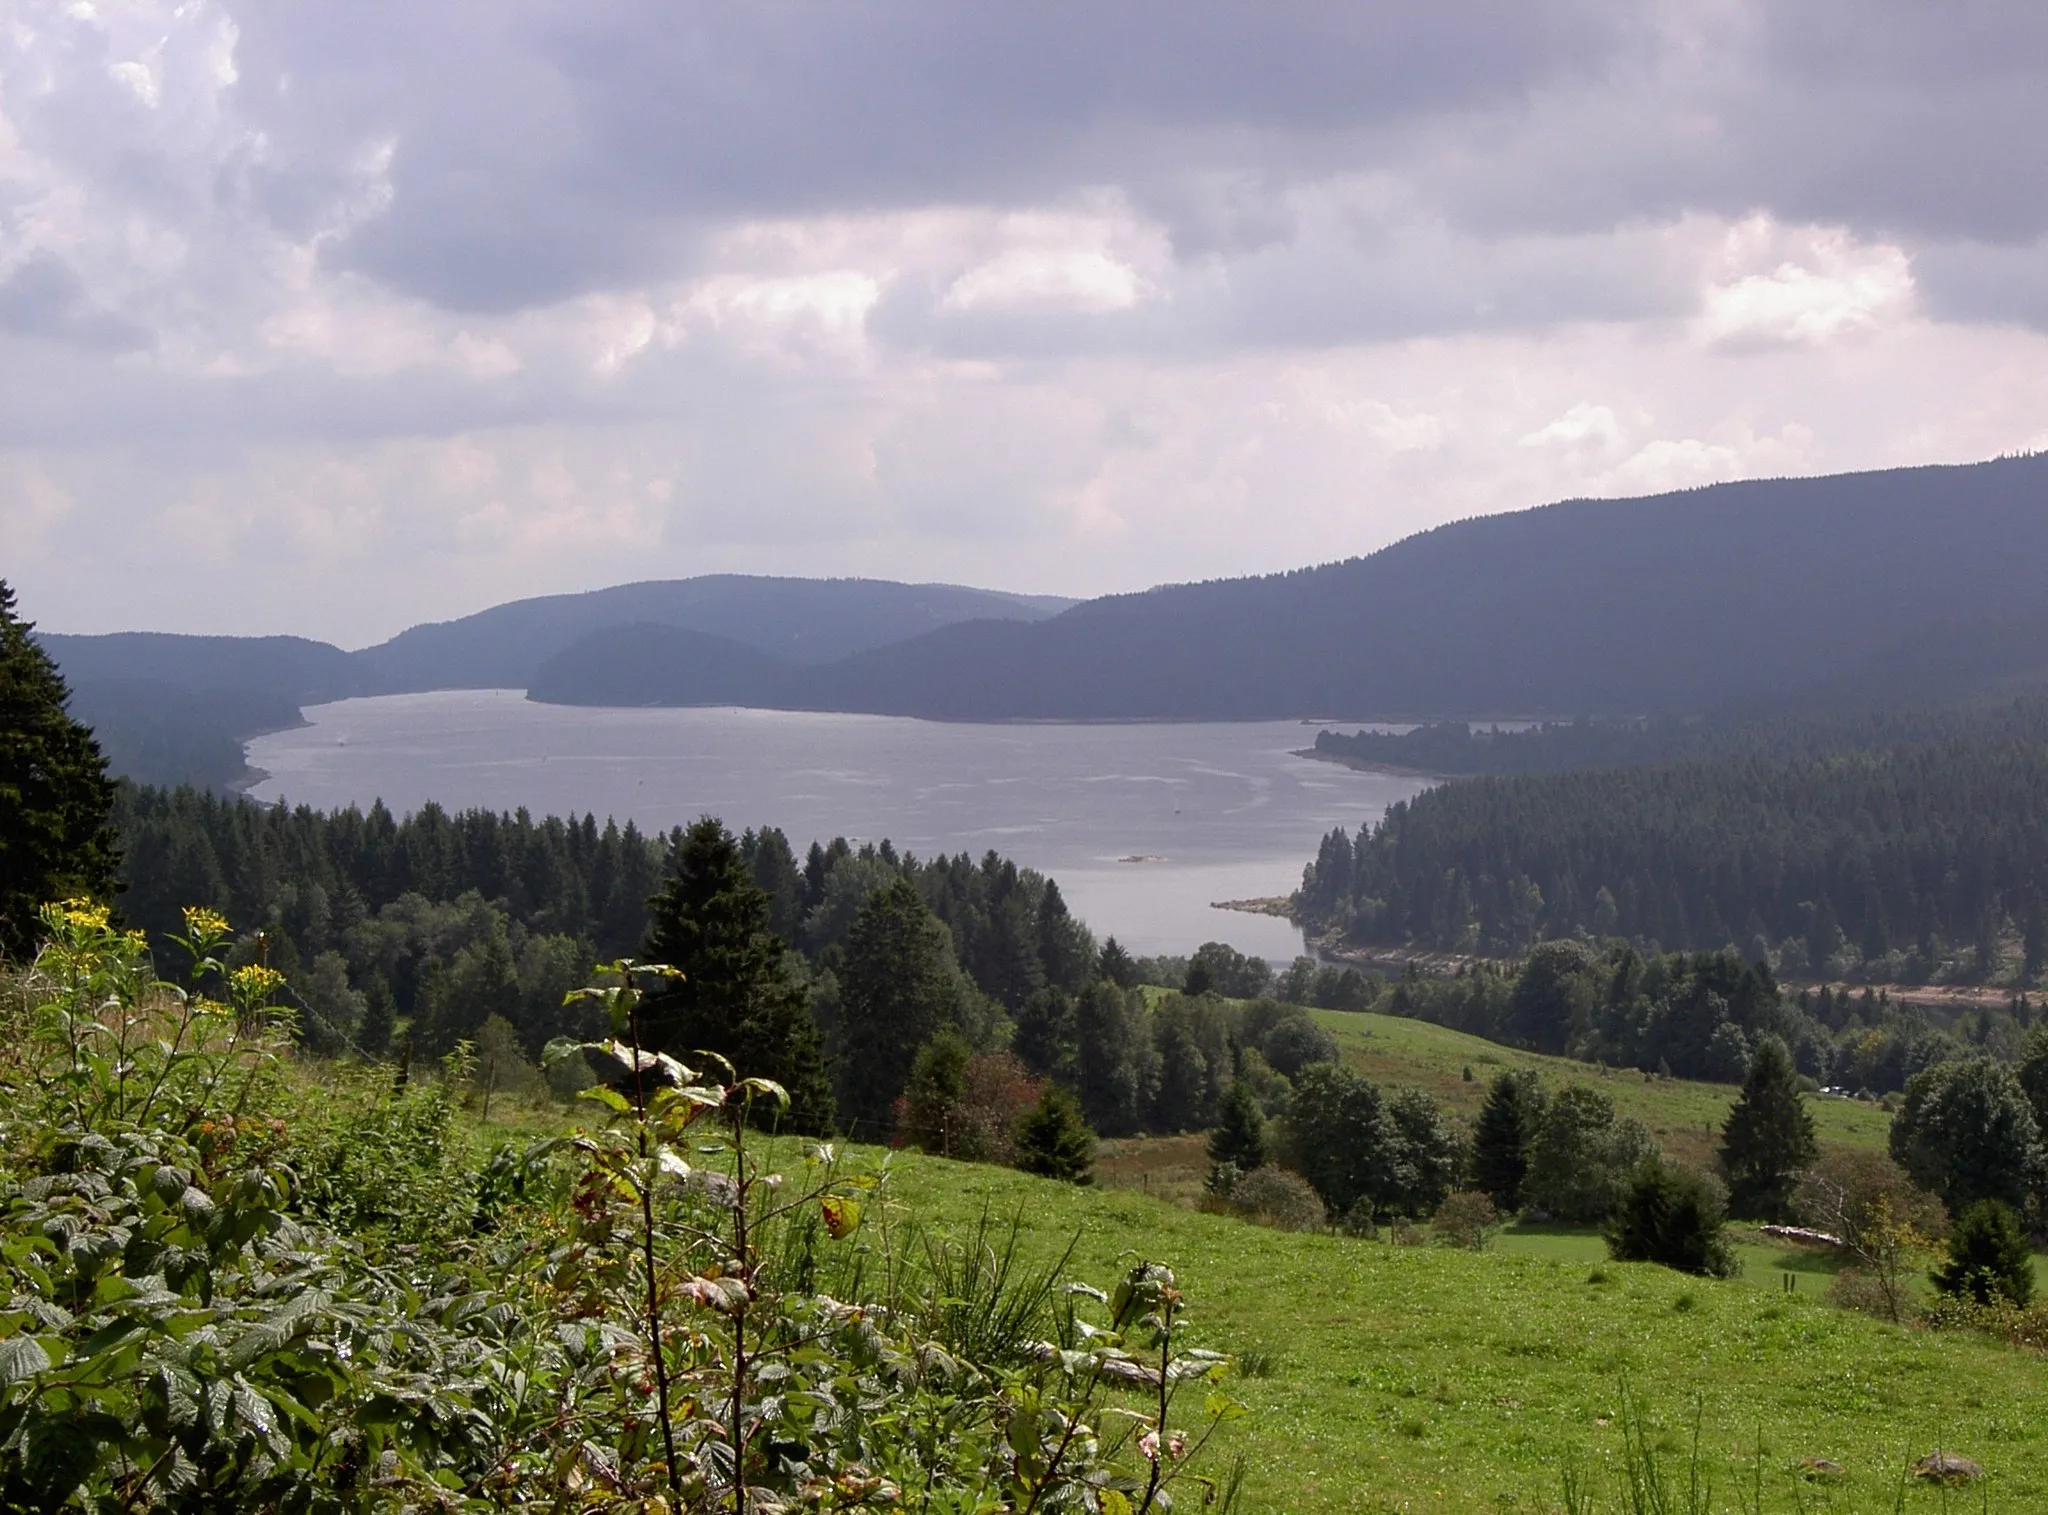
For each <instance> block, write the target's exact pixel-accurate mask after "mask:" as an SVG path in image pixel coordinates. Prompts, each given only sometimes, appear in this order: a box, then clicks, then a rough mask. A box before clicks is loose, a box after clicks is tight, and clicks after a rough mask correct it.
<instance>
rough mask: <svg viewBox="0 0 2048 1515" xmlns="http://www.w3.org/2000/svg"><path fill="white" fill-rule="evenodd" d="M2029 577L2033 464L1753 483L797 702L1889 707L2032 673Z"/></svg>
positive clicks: (1108, 614)
mask: <svg viewBox="0 0 2048 1515" xmlns="http://www.w3.org/2000/svg"><path fill="white" fill-rule="evenodd" d="M2043 563H2048V456H2031V457H2023V458H2009V459H2001V460H1999V461H1995V462H1989V463H1978V464H1972V465H1969V466H1964V467H1942V468H1915V469H1900V470H1893V471H1890V472H1882V473H1862V474H1843V475H1838V476H1834V477H1830V478H1817V479H1773V480H1757V481H1752V482H1746V483H1737V484H1721V485H1715V486H1713V487H1711V488H1705V489H1697V490H1689V491H1684V492H1681V493H1677V494H1668V495H1659V496H1655V497H1652V498H1648V499H1638V500H1573V501H1567V502H1565V503H1562V504H1557V505H1549V506H1544V507H1542V508H1540V509H1536V510H1528V511H1523V512H1520V513H1517V514H1513V515H1501V516H1487V517H1482V518H1479V519H1474V520H1468V521H1461V522H1459V523H1457V524H1455V525H1450V526H1444V527H1440V528H1438V529H1437V530H1434V531H1429V532H1424V533H1422V534H1421V535H1419V536H1414V537H1410V538H1408V539H1407V540H1405V541H1402V542H1398V543H1396V544H1395V545H1393V546H1391V547H1388V548H1386V549H1384V550H1383V551H1381V552H1377V553H1374V554H1373V555H1372V556H1370V557H1365V558H1358V559H1353V560H1351V561H1348V562H1343V563H1335V564H1330V565H1327V566H1324V567H1320V568H1310V569H1303V570H1300V571H1298V572H1294V573H1287V574H1278V575H1273V576H1270V577H1265V578H1250V579H1228V580H1219V581H1216V582H1212V583H1206V584H1189V585H1179V586H1174V587H1170V588H1164V589H1157V590H1153V591H1151V592H1149V593H1145V594H1138V595H1121V596H1113V597H1110V598H1106V599H1100V600H1091V601H1088V602H1086V603H1085V604H1082V605H1080V606H1077V607H1076V608H1074V609H1073V610H1070V611H1068V612H1066V613H1065V614H1064V615H1061V616H1058V617H1055V618H1053V619H1052V620H1049V621H1044V622H1040V623H1038V624H1035V625H1016V624H1012V625H1000V624H991V623H987V622H970V623H967V624H964V625H961V626H956V627H951V628H948V629H946V630H944V631H941V632H936V633H932V634H929V635H926V636H923V637H919V638H916V639H914V640H912V641H908V642H903V643H900V644H897V645H895V646H891V647H887V648H881V649H878V650H875V651H872V652H867V653H862V654H859V655H857V656H855V657H853V658H851V659H849V660H847V661H846V662H845V663H843V664H841V665H839V666H838V667H835V668H832V669H829V670H820V671H818V673H817V674H815V675H814V676H813V677H812V679H811V681H810V697H811V701H812V702H813V703H815V704H818V705H821V706H825V707H827V708H836V709H845V710H868V711H882V712H892V713H900V714H910V715H924V716H939V717H950V718H956V719H957V718H998V717H1082V718H1107V717H1182V718H1215V719H1246V718H1256V717H1283V718H1284V717H1295V716H1309V715H1324V716H1343V715H1356V716H1359V717H1364V718H1369V717H1382V718H1395V717H1399V716H1403V715H1408V716H1424V715H1428V714H1432V713H1435V714H1445V715H1486V714H1490V715H1499V716H1509V715H1526V716H1541V715H1546V714H1549V715H1556V716H1565V717H1570V716H1575V715H1578V714H1582V713H1593V714H1603V713H1606V714H1631V715H1639V714H1643V713H1646V712H1653V711H1677V712H1689V711H1700V710H1707V709H1712V708H1716V707H1719V706H1723V705H1728V704H1731V703H1742V702H1748V703H1766V702H1769V701H1773V700H1784V699H1787V698H1790V697H1793V696H1798V695H1801V694H1803V693H1805V692H1808V691H1813V690H1818V689H1826V688H1830V687H1832V686H1834V685H1835V684H1837V683H1838V682H1840V681H1844V680H1848V681H1851V682H1852V683H1854V684H1855V685H1856V689H1855V693H1856V697H1857V698H1858V699H1859V700H1861V701H1864V702H1875V703H1877V704H1884V703H1907V702H1916V701H1918V700H1921V699H1924V698H1927V697H1928V696H1929V694H1930V692H1932V693H1935V694H1946V693H1947V692H1949V691H1950V690H1951V689H1957V688H1964V689H1968V690H1971V691H1974V690H1975V689H1977V688H1978V687H1979V686H1980V685H1981V684H1983V683H1986V682H1990V681H1992V680H1993V679H1995V680H1996V681H1998V682H1999V683H2000V684H2001V686H2002V687H2010V686H2013V685H2018V686H2025V685H2026V684H2027V683H2028V682H2029V681H2030V680H2031V678H2032V676H2033V675H2034V674H2037V673H2041V672H2048V646H2041V648H2040V651H2041V656H2040V657H2039V658H2037V659H2034V660H2033V662H2032V663H2031V665H2027V664H2025V663H2024V661H2023V663H2022V666H2019V667H2013V666H2011V663H2010V658H2009V657H2008V656H2007V651H2008V644H2009V638H2007V637H2006V636H2004V635H2002V634H2001V629H2002V628H2004V627H2005V626H2006V625H2007V624H2008V623H2010V622H2012V621H2013V620H2014V619H2015V618H2025V617H2028V616H2030V615H2036V614H2037V613H2039V612H2041V611H2042V610H2043V609H2044V608H2048V579H2044V578H2043V577H2042V575H2041V572H2040V568H2041V565H2042V564H2043ZM1974 607H1989V608H1988V609H1985V610H1982V611H1979V610H1977V609H1975V608H1974ZM1980 623H1981V624H1980ZM1935 630H1939V631H1940V633H1941V636H1942V640H1943V645H1944V646H1945V647H1947V648H1949V649H1951V651H1952V652H1953V654H1954V655H1955V657H1954V662H1953V663H1952V664H1950V665H1946V666H1943V665H1937V666H1935V667H1933V668H1931V669H1930V668H1915V669H1913V670H1912V675H1913V676H1912V679H1911V681H1910V690H1909V693H1910V701H1908V700H1894V699H1893V698H1892V694H1893V691H1892V690H1891V689H1890V688H1889V687H1888V685H1887V681H1886V670H1887V668H1888V667H1890V666H1892V665H1894V664H1896V665H1898V666H1901V667H1904V666H1905V665H1906V664H1907V663H1909V662H1910V661H1911V657H1912V653H1913V649H1914V648H1915V647H1916V646H1918V645H1919V644H1920V643H1921V641H1922V640H1923V639H1924V636H1925V635H1926V634H1927V633H1929V632H1931V631H1935ZM1973 649H1974V650H1973ZM1980 657H1983V658H1989V659H1990V660H1991V661H1992V664H1993V667H1992V668H1991V670H1990V672H1988V673H1987V672H1986V671H1985V670H1984V669H1983V668H1982V667H1980V663H1979V659H1980ZM1930 685H1932V686H1933V689H1932V691H1930V688H1929V686H1930Z"/></svg>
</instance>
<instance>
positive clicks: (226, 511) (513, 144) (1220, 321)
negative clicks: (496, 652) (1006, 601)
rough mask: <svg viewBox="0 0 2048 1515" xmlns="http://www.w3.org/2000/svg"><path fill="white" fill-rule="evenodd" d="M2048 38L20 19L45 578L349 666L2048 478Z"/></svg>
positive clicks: (16, 230) (1775, 28)
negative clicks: (520, 636) (724, 605)
mask: <svg viewBox="0 0 2048 1515" xmlns="http://www.w3.org/2000/svg"><path fill="white" fill-rule="evenodd" d="M2044 143H2048V5H2043V4H2041V3H2039V0H1990V3H1986V0H1943V3H1941V4H1938V5H1936V4H1930V3H1928V0H1683V3H1665V4H1659V3H1656V0H1612V3H1607V0H1428V3H1421V0H1418V3H1413V4H1391V3H1362V0H1353V3H1346V4H1338V3H1334V0H1333V3H1323V4H1290V3H1286V0H1258V3H1256V4H1248V3H1244V0H1228V3H1214V4H1206V3H1200V0H1158V3H1118V0H1086V3H1082V0H1033V3H1029V4H1009V3H1003V4H986V3H980V0H952V3H950V4H925V3H917V0H891V3H886V4H885V3H863V0H807V3H804V4H780V3H774V0H747V3H745V4H731V3H724V0H721V3H717V4H710V3H703V4H699V3H694V0H646V3H639V4H635V3H628V0H562V3H556V4H543V3H528V0H431V3H421V0H401V3H389V4H386V3H378V0H333V3H322V0H293V3H290V4H278V3H274V0H273V3H270V4H255V3H243V0H225V3H222V0H185V3H182V4H175V5H174V4H158V3H150V0H136V3H111V0H71V3H66V0H5V3H4V4H0V574H4V575H5V576H6V577H7V578H9V579H11V580H12V581H13V582H14V584H15V586H16V588H17V590H18V592H19V593H20V596H21V599H22V605H23V609H24V611H25V612H26V613H27V614H29V615H30V616H32V617H34V618H35V619H37V620H39V621H40V622H41V623H42V624H43V625H44V626H45V627H46V628H48V629H50V630H61V631H108V630H122V629H144V628H146V629H162V630H179V631H236V632H268V631H292V632H299V633H302V634H306V635H312V636H319V637H325V638H328V639H331V640H335V641H339V642H341V643H343V644H344V645H350V646H354V645H361V644H364V643H367V642H372V641H376V640H380V639H382V638H383V637H385V636H388V635H390V634H391V633H393V632H395V631H397V630H399V629H400V628H402V627H404V626H406V625H409V624H412V623H414V622H417V621H421V620H436V619H444V618H446V617H449V616H452V615H458V614H462V613H465V612H467V611H470V610H475V609H478V608H481V607H482V606H485V605H488V604H493V603H496V602H498V601H501V600H506V599H512V598H516V597H519V596H522V595H528V594H536V593H545V592H552V591H558V590H571V589H584V588H592V587H596V586H599V585H602V584H608V583H615V582H619V581H622V580H628V579H639V578H657V577H675V576H683V575H688V574H695V573H704V572H712V571H741V572H754V573H790V574H807V575H824V574H861V575H868V576H875V577H888V578H901V579H945V580H953V581H957V582H964V583H973V584H984V585H991V586H995V587H1000V588H1010V589H1020V590H1034V591H1044V592H1054V593H1066V594H1076V595H1085V594H1096V593H1101V592H1104V591H1109V590H1118V589H1131V588H1139V587H1143V586H1145V585H1148V584H1152V583H1157V582H1162V581H1167V580H1179V579H1188V578H1206V577H1213V576H1217V575H1224V574H1237V573H1245V572H1252V571H1260V570H1268V569H1277V568H1287V567H1294V566H1298V565H1301V564H1304V563H1309V562H1316V561H1323V560H1327V559H1331V558H1339V557H1347V556H1351V555H1353V554H1356V553H1360V552H1365V551H1370V550H1372V549H1374V548H1376V547H1379V546H1382V545H1384V544H1385V543H1387V542H1389V541H1392V540H1394V539H1396V538H1398V537H1400V536H1403V535H1406V534H1407V533H1409V532H1411V531H1414V530H1417V529H1419V528H1422V527H1426V526H1429V525H1433V524H1436V523H1438V522H1441V521H1445V520H1450V519H1454V518H1457V517H1461V516H1469V515H1474V514H1480V513H1484V512H1491V511H1498V510H1506V509H1514V508H1518V507H1522V506H1527V505H1534V504H1540V503H1543V502H1545V501H1548V500H1552V499H1557V498H1562V497H1566V496H1570V495H1575V494H1589V493H1591V494H1610V495H1612V494H1634V493H1647V492H1651V491H1656V490H1661V489H1667V488H1673V487H1678V486H1684V485H1691V484H1699V483H1705V482H1709V481H1713V480H1719V479H1731V478H1740V477H1745V476H1754V475H1760V474H1785V473H1816V472H1830V471H1836V470H1842V469H1855V468H1873V467H1883V466H1888V465H1892V464H1899V463H1917V462H1933V461H1964V460H1969V459H1975V458H1981V457H1986V456H1991V455H1994V454H1997V453H2000V452H2007V451H2014V450H2021V449H2035V448H2041V447H2044V446H2048V150H2044V146H2043V144H2044Z"/></svg>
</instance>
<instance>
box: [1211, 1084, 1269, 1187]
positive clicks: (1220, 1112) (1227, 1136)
mask: <svg viewBox="0 0 2048 1515" xmlns="http://www.w3.org/2000/svg"><path fill="white" fill-rule="evenodd" d="M1266 1146H1267V1143H1266V1113H1265V1111H1263V1110H1261V1109H1260V1108H1259V1101H1258V1097H1257V1096H1256V1095H1254V1094H1253V1093H1252V1089H1251V1085H1250V1084H1247V1083H1246V1082H1245V1081H1244V1080H1243V1079H1241V1078H1240V1079H1233V1080H1232V1081H1231V1084H1230V1087H1229V1088H1228V1089H1226V1090H1224V1091H1223V1098H1222V1099H1221V1100H1220V1101H1218V1103H1217V1106H1216V1126H1215V1129H1214V1130H1212V1131H1211V1132H1210V1133H1209V1148H1208V1150H1209V1161H1210V1162H1211V1163H1213V1164H1215V1165H1216V1166H1217V1167H1221V1166H1222V1165H1223V1164H1225V1163H1229V1164H1230V1165H1231V1166H1232V1167H1234V1168H1236V1169H1237V1171H1238V1172H1240V1173H1249V1172H1251V1171H1252V1169H1254V1168H1262V1167H1264V1166H1265V1163H1266Z"/></svg>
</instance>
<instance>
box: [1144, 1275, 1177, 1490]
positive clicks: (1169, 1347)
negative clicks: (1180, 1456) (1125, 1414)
mask: <svg viewBox="0 0 2048 1515" xmlns="http://www.w3.org/2000/svg"><path fill="white" fill-rule="evenodd" d="M1159 1307H1160V1308H1159V1414H1158V1416H1157V1418H1155V1419H1154V1420H1153V1422H1152V1434H1153V1435H1154V1436H1156V1437H1157V1438H1158V1439H1159V1444H1158V1445H1157V1446H1155V1447H1154V1448H1153V1449H1152V1473H1151V1476H1150V1477H1149V1478H1148V1479H1147V1480H1146V1483H1145V1500H1144V1503H1142V1504H1140V1505H1139V1506H1138V1515H1146V1511H1148V1510H1150V1509H1151V1508H1152V1501H1153V1500H1155V1499H1157V1498H1158V1497H1159V1485H1160V1483H1161V1481H1162V1480H1161V1475H1162V1474H1163V1473H1164V1471H1165V1469H1166V1459H1167V1457H1168V1456H1169V1455H1170V1454H1169V1453H1168V1450H1167V1441H1166V1412H1167V1410H1168V1408H1169V1407H1170V1406H1171V1403H1172V1400H1173V1393H1172V1390H1171V1389H1170V1388H1169V1387H1168V1386H1169V1384H1170V1383H1171V1382H1172V1380H1171V1378H1170V1377H1169V1376H1168V1370H1169V1369H1170V1368H1171V1367H1172V1366H1173V1314H1174V1302H1173V1301H1172V1300H1171V1299H1162V1300H1160V1302H1159Z"/></svg>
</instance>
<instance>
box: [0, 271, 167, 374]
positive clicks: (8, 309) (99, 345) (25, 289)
mask: <svg viewBox="0 0 2048 1515" xmlns="http://www.w3.org/2000/svg"><path fill="white" fill-rule="evenodd" d="M0 331H4V332H11V333H13V334H14V335H16V336H23V337H40V338H43V339H45V340H49V341H55V342H65V343H71V344H74V345H76V346H79V347H87V348H95V349H99V350H102V351H113V352H120V351H127V350H131V349H133V348H137V347H143V346H146V345H148V342H149V331H148V329H147V328H146V327H144V326H143V325H141V323H139V322H136V321H131V320H128V319H127V318H126V317H123V316H120V315H117V314H115V313H114V312H113V311H110V310H106V309H104V308H102V307H100V306H98V305H96V304H94V302H93V300H92V297H91V296H90V295H89V294H87V293H86V290H85V286H84V284H83V283H82V282H80V280H79V277H78V275H77V274H76V273H74V272H73V271H72V270H71V268H70V267H69V266H68V265H67V264H64V263H62V262H60V261H58V260H57V259H56V258H53V257H49V256H47V255H46V256H40V257H34V258H31V259H29V260H28V261H27V262H26V263H24V264H22V265H21V266H20V267H19V268H17V269H16V270H15V271H14V273H13V274H12V275H11V276H10V277H9V278H8V279H7V280H6V282H4V283H0Z"/></svg>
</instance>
